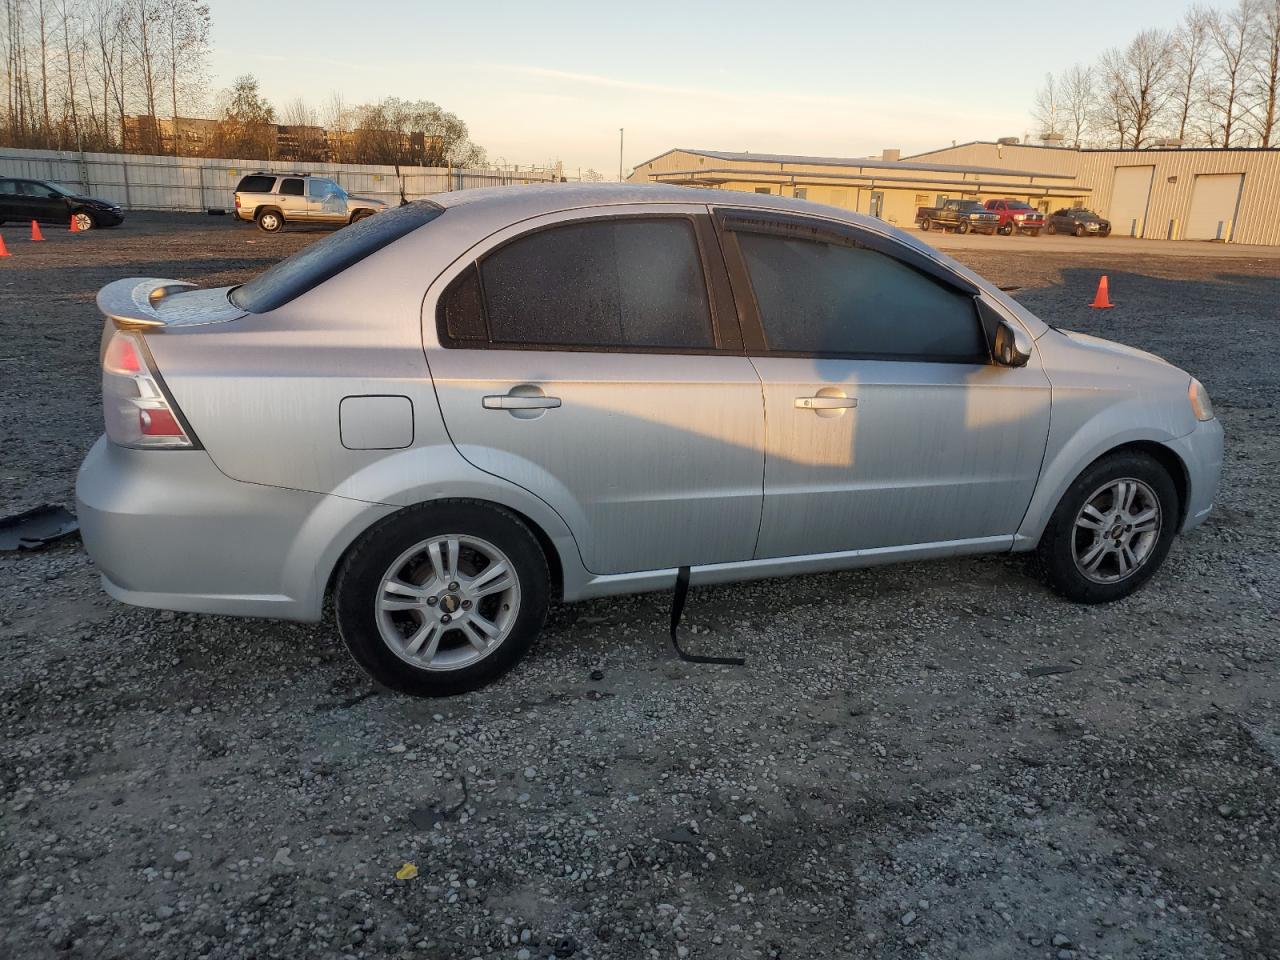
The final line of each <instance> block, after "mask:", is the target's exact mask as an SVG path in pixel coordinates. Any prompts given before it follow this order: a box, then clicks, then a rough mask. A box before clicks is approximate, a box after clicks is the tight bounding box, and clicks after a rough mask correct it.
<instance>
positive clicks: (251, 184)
mask: <svg viewBox="0 0 1280 960" xmlns="http://www.w3.org/2000/svg"><path fill="white" fill-rule="evenodd" d="M275 182H276V178H275V177H263V176H258V175H253V174H251V175H249V176H247V177H241V178H240V182H239V183H238V184H236V192H237V193H270V192H271V188H272V187H273V186H275Z"/></svg>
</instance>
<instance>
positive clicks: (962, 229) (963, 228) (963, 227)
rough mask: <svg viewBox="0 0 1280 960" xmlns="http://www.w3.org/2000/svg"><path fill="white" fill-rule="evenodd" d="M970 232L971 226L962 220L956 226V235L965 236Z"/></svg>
mask: <svg viewBox="0 0 1280 960" xmlns="http://www.w3.org/2000/svg"><path fill="white" fill-rule="evenodd" d="M968 232H969V224H967V223H966V222H965V221H963V220H961V221H960V222H959V223H957V224H956V233H961V234H963V233H968Z"/></svg>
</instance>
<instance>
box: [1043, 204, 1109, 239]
mask: <svg viewBox="0 0 1280 960" xmlns="http://www.w3.org/2000/svg"><path fill="white" fill-rule="evenodd" d="M1045 229H1046V230H1048V231H1049V232H1050V233H1074V234H1075V235H1076V236H1077V237H1083V236H1085V235H1088V236H1091V237H1105V236H1107V235H1108V234H1109V233H1111V221H1110V220H1103V219H1102V218H1101V217H1100V216H1098V215H1097V214H1096V213H1094V212H1093V211H1092V210H1085V209H1084V208H1078V209H1072V210H1066V209H1063V210H1055V211H1054V212H1053V213H1051V214H1050V215H1049V222H1048V223H1047V224H1046V225H1045Z"/></svg>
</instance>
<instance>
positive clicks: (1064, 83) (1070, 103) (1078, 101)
mask: <svg viewBox="0 0 1280 960" xmlns="http://www.w3.org/2000/svg"><path fill="white" fill-rule="evenodd" d="M1058 93H1059V96H1061V98H1062V108H1061V109H1062V116H1063V117H1064V120H1063V123H1064V124H1065V125H1066V129H1065V130H1063V131H1062V133H1064V134H1065V135H1066V137H1067V139H1068V140H1069V141H1070V143H1071V146H1073V147H1075V148H1076V149H1077V150H1078V149H1080V147H1081V146H1082V145H1083V143H1084V141H1085V138H1086V136H1087V135H1088V133H1089V127H1090V124H1091V123H1092V118H1093V116H1094V113H1095V112H1096V110H1097V99H1098V98H1097V93H1096V91H1095V90H1094V84H1093V71H1092V70H1090V69H1089V68H1088V67H1086V66H1084V65H1082V64H1079V63H1077V64H1075V65H1074V66H1073V67H1071V69H1069V70H1068V71H1067V72H1066V73H1064V74H1063V75H1062V79H1061V80H1060V81H1059V82H1058Z"/></svg>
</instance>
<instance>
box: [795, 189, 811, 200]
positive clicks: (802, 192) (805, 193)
mask: <svg viewBox="0 0 1280 960" xmlns="http://www.w3.org/2000/svg"><path fill="white" fill-rule="evenodd" d="M796 199H797V200H808V199H809V188H808V187H796Z"/></svg>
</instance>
